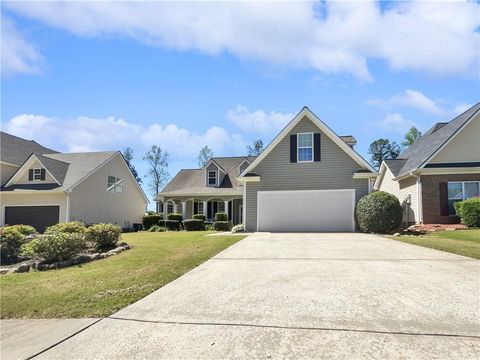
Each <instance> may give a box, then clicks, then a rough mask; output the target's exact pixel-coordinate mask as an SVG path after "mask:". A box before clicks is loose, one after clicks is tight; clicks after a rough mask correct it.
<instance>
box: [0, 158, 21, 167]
mask: <svg viewBox="0 0 480 360" xmlns="http://www.w3.org/2000/svg"><path fill="white" fill-rule="evenodd" d="M0 165H7V166H13V167H17V168H19V167H20V166H21V165H18V164H14V163H10V162H8V161H2V160H0Z"/></svg>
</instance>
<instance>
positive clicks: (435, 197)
mask: <svg viewBox="0 0 480 360" xmlns="http://www.w3.org/2000/svg"><path fill="white" fill-rule="evenodd" d="M476 180H478V181H480V174H451V175H422V203H423V223H424V224H456V223H458V222H459V219H458V217H457V216H441V215H440V194H439V183H440V182H446V181H476Z"/></svg>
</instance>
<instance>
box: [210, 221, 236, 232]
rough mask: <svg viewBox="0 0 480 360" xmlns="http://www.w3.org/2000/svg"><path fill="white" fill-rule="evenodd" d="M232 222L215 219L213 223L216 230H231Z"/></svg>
mask: <svg viewBox="0 0 480 360" xmlns="http://www.w3.org/2000/svg"><path fill="white" fill-rule="evenodd" d="M231 228H232V224H230V222H228V221H215V222H214V223H213V229H214V230H215V231H230V229H231Z"/></svg>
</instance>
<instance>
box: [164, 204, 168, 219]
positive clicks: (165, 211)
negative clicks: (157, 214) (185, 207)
mask: <svg viewBox="0 0 480 360" xmlns="http://www.w3.org/2000/svg"><path fill="white" fill-rule="evenodd" d="M167 219H168V203H167V201H166V200H164V201H163V220H167Z"/></svg>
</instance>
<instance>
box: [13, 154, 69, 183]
mask: <svg viewBox="0 0 480 360" xmlns="http://www.w3.org/2000/svg"><path fill="white" fill-rule="evenodd" d="M40 158H42V156H41V155H36V154H32V155H30V157H29V158H28V159H27V160H26V161H25V163H24V164H23V165H22V166H21V167H20V168H19V169H18V170H17V172H16V173H15V174H14V175H13V176H12V177H11V178H10V179H9V180H8V182H7V183H6V184H5V187H7V186H11V185H14V184H19V185H20V184H21V185H27V184H32V185H33V184H55V183H56V184H58V185H60V183H59V182H58V180H57V179H56V178H55V177H54V176H53V175H52V174H51V172H50V171H49V170H48V168H47V167H46V166H45V165H44V164H43V163H42V161H41V160H40Z"/></svg>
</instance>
